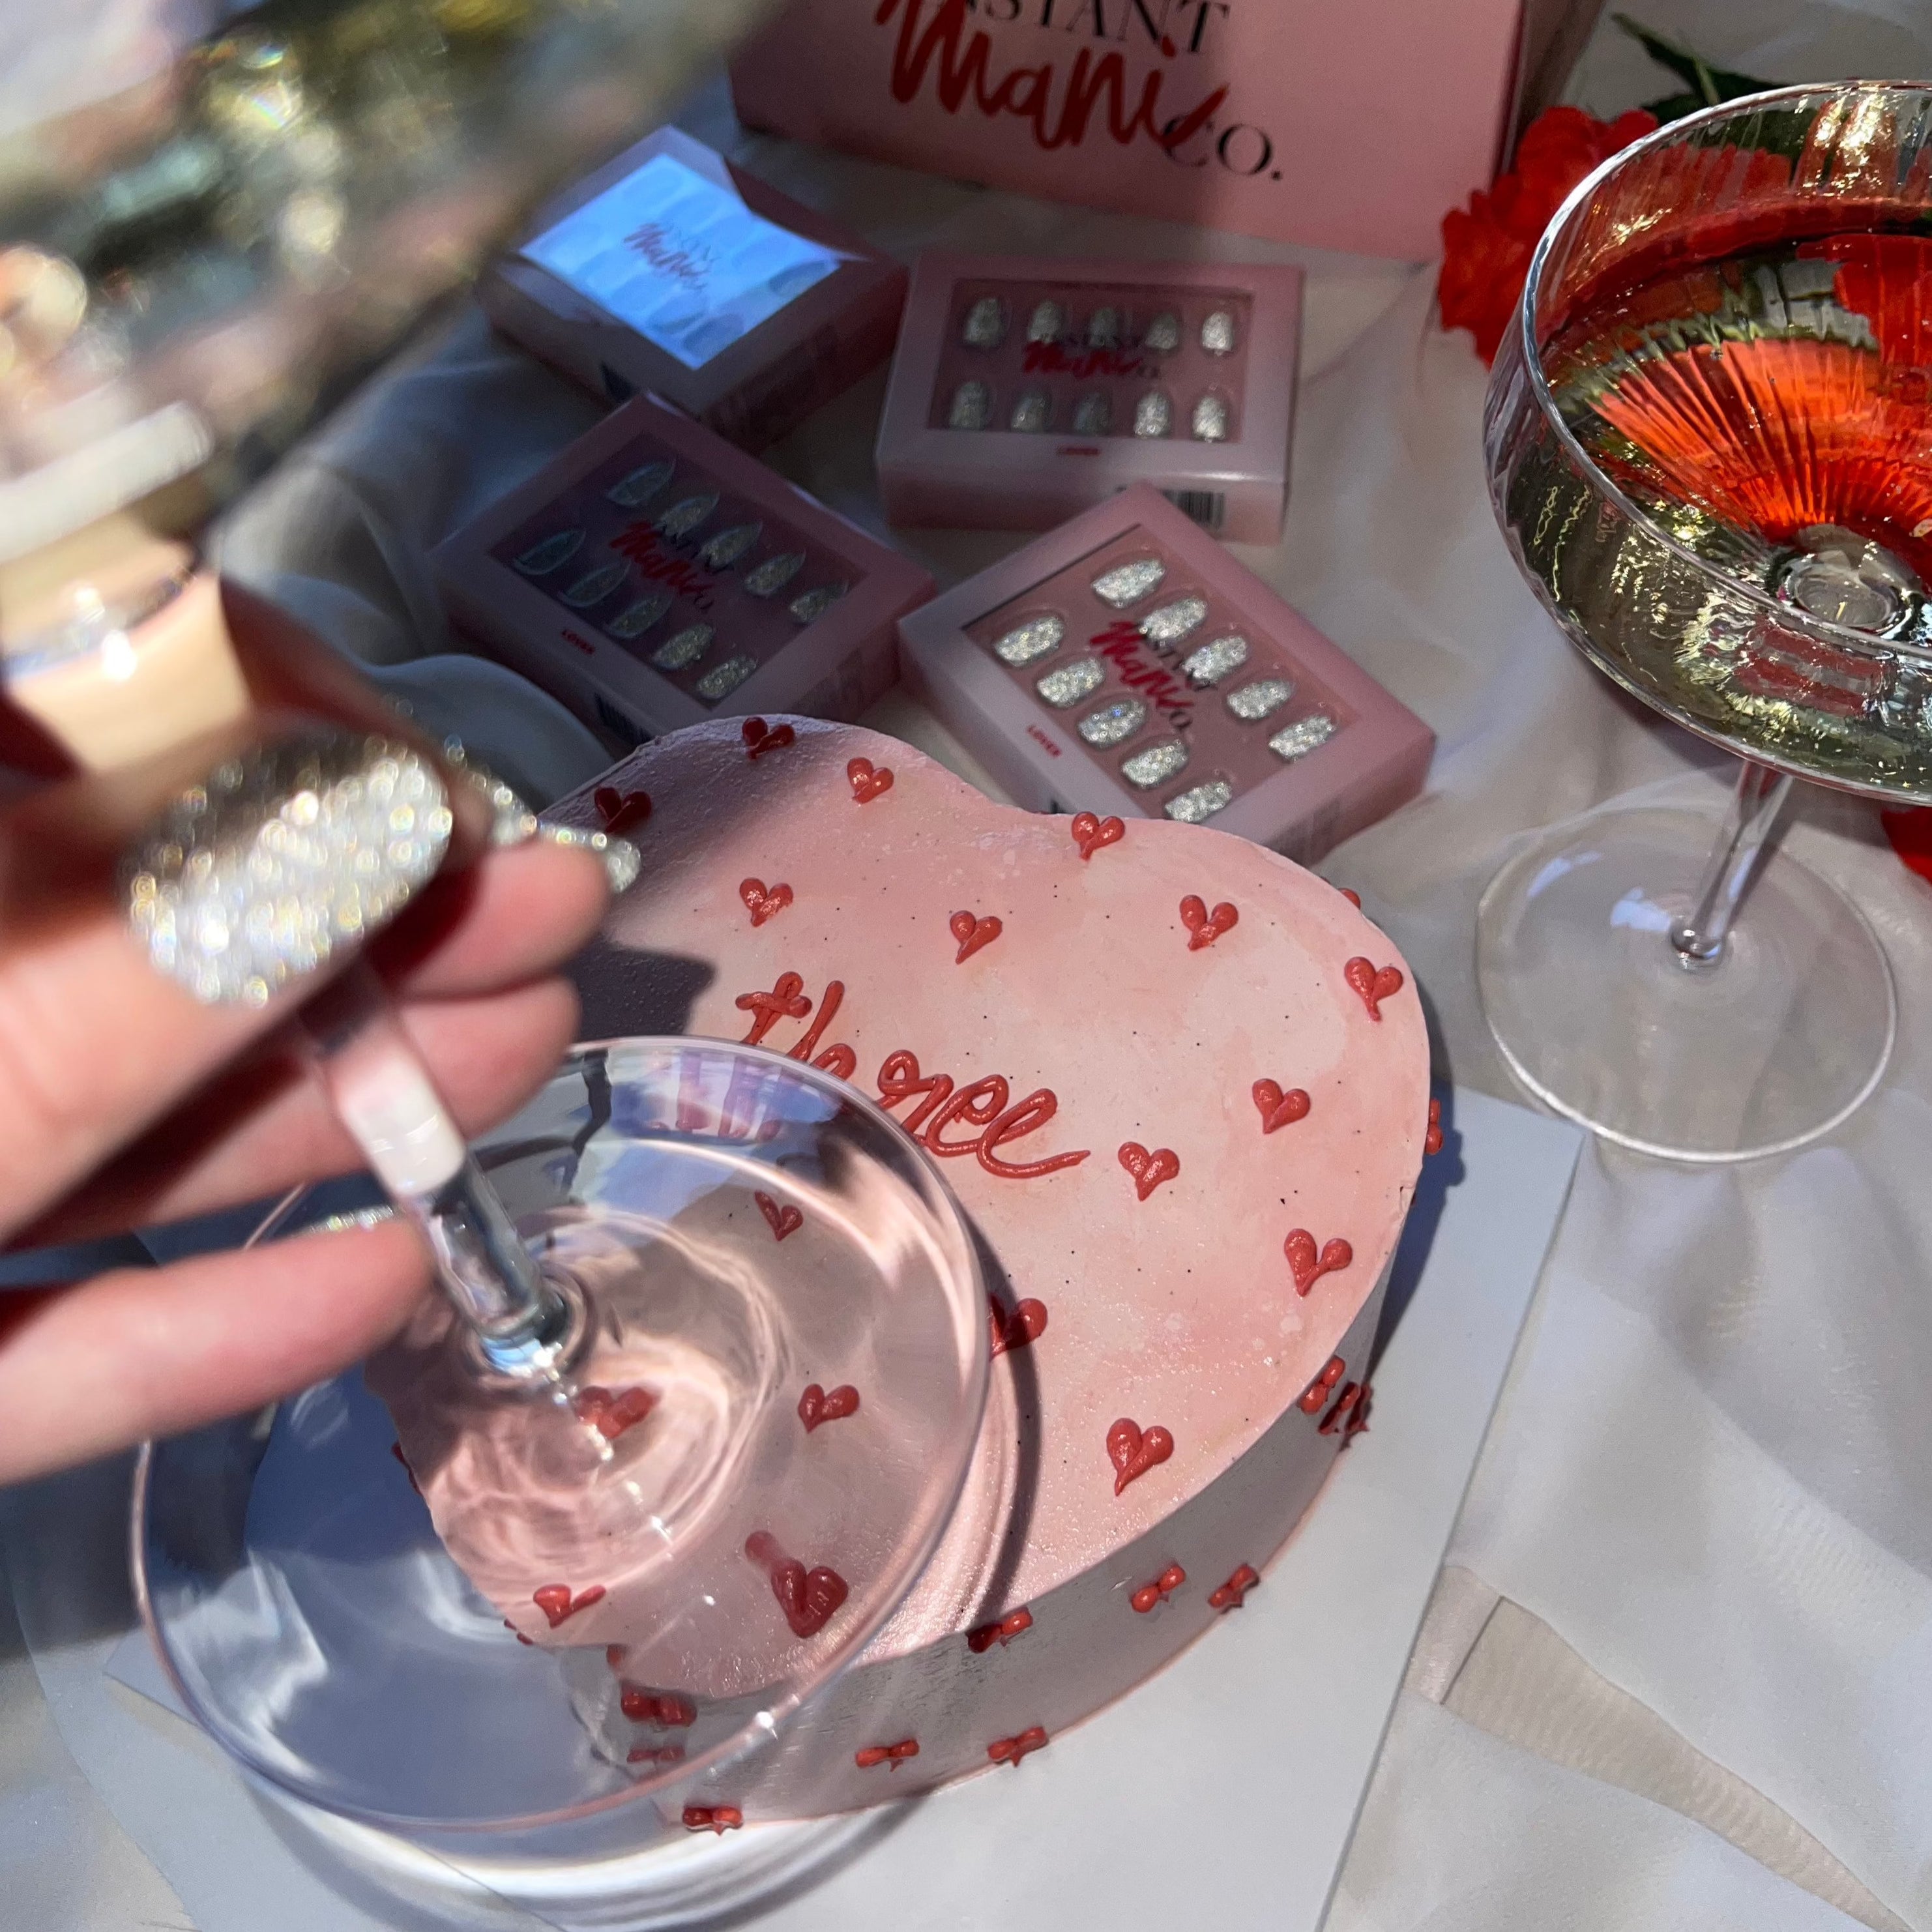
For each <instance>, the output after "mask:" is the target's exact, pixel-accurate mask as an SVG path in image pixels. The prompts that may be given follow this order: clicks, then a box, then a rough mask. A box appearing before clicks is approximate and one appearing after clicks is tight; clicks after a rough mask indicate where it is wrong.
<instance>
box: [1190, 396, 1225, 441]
mask: <svg viewBox="0 0 1932 1932" xmlns="http://www.w3.org/2000/svg"><path fill="white" fill-rule="evenodd" d="M1189 422H1190V427H1191V428H1192V429H1193V431H1194V440H1195V441H1196V443H1226V441H1227V440H1228V405H1227V403H1226V401H1225V400H1224V399H1223V398H1221V397H1220V396H1217V395H1213V394H1212V393H1210V394H1209V395H1205V396H1203V397H1202V398H1200V399H1199V401H1197V402H1196V404H1195V405H1194V413H1193V416H1191V417H1190V419H1189Z"/></svg>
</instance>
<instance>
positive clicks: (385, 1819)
mask: <svg viewBox="0 0 1932 1932" xmlns="http://www.w3.org/2000/svg"><path fill="white" fill-rule="evenodd" d="M652 1048H657V1049H664V1050H666V1051H668V1052H679V1053H682V1052H693V1051H696V1052H718V1053H727V1054H730V1055H733V1056H739V1057H742V1058H745V1059H748V1060H751V1061H757V1062H760V1063H763V1064H765V1065H767V1066H769V1067H771V1068H772V1070H774V1071H781V1072H784V1073H787V1074H791V1075H795V1076H798V1078H799V1079H801V1080H802V1082H804V1084H805V1085H808V1086H811V1087H817V1088H820V1089H821V1090H823V1091H824V1092H825V1093H826V1095H827V1096H828V1097H831V1098H832V1099H835V1100H837V1101H838V1103H839V1104H840V1105H841V1106H847V1107H852V1108H853V1109H856V1111H857V1112H859V1113H860V1114H862V1115H864V1116H865V1118H867V1119H868V1121H871V1123H872V1124H874V1125H875V1126H877V1127H883V1128H884V1129H885V1130H887V1137H888V1138H889V1139H894V1140H896V1141H897V1142H898V1143H899V1144H900V1145H901V1148H904V1150H905V1151H907V1152H909V1153H910V1154H911V1155H912V1156H913V1165H914V1166H915V1168H916V1169H917V1170H919V1171H920V1172H922V1173H923V1175H924V1176H925V1178H926V1182H927V1184H928V1185H929V1187H931V1188H932V1190H933V1193H934V1196H935V1199H936V1201H937V1202H938V1206H939V1208H940V1209H941V1212H942V1216H943V1225H944V1227H945V1228H946V1229H947V1233H948V1235H950V1238H951V1240H952V1241H953V1242H954V1243H956V1244H957V1246H958V1248H959V1252H960V1253H961V1254H962V1256H964V1258H965V1264H966V1266H965V1277H964V1278H965V1280H966V1282H967V1283H968V1300H969V1301H970V1304H971V1306H970V1307H969V1308H968V1309H967V1310H964V1311H962V1313H963V1314H964V1315H965V1318H966V1319H965V1321H964V1324H963V1326H964V1331H965V1334H966V1335H967V1336H968V1337H970V1338H971V1340H969V1343H968V1360H967V1363H966V1367H967V1371H968V1374H967V1380H968V1405H967V1406H968V1412H969V1414H970V1415H971V1418H972V1422H971V1427H969V1428H968V1429H967V1430H964V1431H963V1432H962V1437H963V1440H962V1444H961V1445H960V1448H959V1453H958V1454H957V1455H956V1457H955V1458H954V1466H953V1468H952V1469H951V1470H950V1472H948V1474H947V1480H946V1481H945V1483H944V1485H943V1486H942V1487H943V1496H942V1500H943V1504H944V1507H943V1508H940V1509H939V1510H938V1511H935V1513H934V1515H933V1518H932V1527H931V1528H930V1529H929V1530H928V1531H926V1532H925V1533H923V1534H922V1535H920V1536H919V1538H916V1541H915V1542H914V1544H913V1547H912V1548H911V1550H910V1552H909V1553H908V1554H907V1556H906V1558H905V1559H904V1574H903V1575H902V1577H901V1579H900V1581H899V1583H898V1588H897V1589H895V1590H893V1591H892V1592H889V1594H887V1595H885V1596H883V1597H882V1598H881V1599H880V1602H879V1603H878V1604H877V1606H876V1607H874V1610H872V1611H871V1613H869V1614H868V1615H867V1616H864V1617H862V1618H861V1619H859V1620H858V1621H857V1622H855V1624H854V1625H853V1628H852V1630H851V1631H850V1633H849V1634H848V1635H847V1637H846V1639H845V1640H844V1643H842V1644H841V1646H840V1648H839V1650H838V1654H837V1657H836V1659H835V1661H834V1662H833V1664H832V1666H831V1667H829V1669H828V1670H826V1672H825V1673H823V1676H820V1677H818V1678H817V1679H815V1680H814V1682H812V1683H811V1684H810V1685H809V1686H808V1687H803V1688H799V1687H796V1686H795V1687H793V1688H790V1689H788V1690H787V1692H786V1693H785V1694H784V1695H783V1696H781V1697H775V1698H774V1699H773V1700H772V1701H771V1703H769V1704H768V1705H766V1706H765V1707H764V1708H765V1711H766V1713H768V1714H769V1715H770V1716H771V1717H772V1719H773V1727H774V1728H775V1727H776V1725H777V1724H780V1723H781V1722H782V1721H784V1719H785V1718H789V1717H790V1715H792V1714H793V1712H796V1710H797V1709H798V1708H799V1706H800V1705H802V1704H803V1703H805V1702H806V1701H807V1700H809V1699H811V1698H812V1697H816V1696H817V1695H818V1694H819V1693H820V1692H821V1691H823V1690H825V1689H826V1688H827V1687H828V1686H829V1685H831V1684H832V1683H834V1682H836V1681H837V1680H838V1679H839V1678H840V1677H841V1676H843V1675H844V1673H845V1672H846V1671H847V1670H848V1669H849V1668H850V1667H851V1666H852V1664H853V1663H855V1662H856V1661H857V1659H858V1658H859V1655H861V1653H862V1652H863V1651H864V1650H865V1647H866V1646H867V1645H868V1644H869V1643H871V1640H873V1638H874V1637H876V1636H877V1634H879V1632H880V1630H882V1629H883V1628H884V1627H885V1625H886V1623H887V1622H889V1620H890V1619H891V1618H892V1616H893V1614H894V1613H895V1612H896V1611H897V1610H898V1607H899V1606H900V1605H901V1604H903V1603H904V1601H905V1599H906V1596H907V1593H908V1592H910V1590H911V1589H912V1588H913V1586H914V1585H915V1584H916V1583H917V1582H918V1581H919V1577H921V1576H922V1574H924V1572H925V1570H926V1565H928V1564H929V1563H930V1562H932V1559H933V1556H934V1555H935V1553H936V1552H937V1550H938V1547H939V1545H940V1543H941V1541H942V1540H943V1539H944V1537H945V1535H946V1532H947V1530H948V1529H950V1526H951V1525H952V1522H953V1515H954V1513H955V1512H956V1511H957V1509H958V1508H959V1498H960V1494H961V1493H962V1490H964V1489H965V1484H966V1478H967V1474H968V1471H969V1470H970V1469H971V1466H972V1462H973V1457H974V1453H975V1451H977V1448H978V1447H979V1442H980V1426H981V1423H982V1421H983V1418H984V1416H985V1414H986V1394H987V1390H988V1387H989V1384H990V1382H991V1380H992V1356H991V1352H990V1345H989V1339H988V1335H987V1329H986V1321H985V1319H984V1317H985V1310H986V1303H987V1296H988V1290H987V1287H986V1280H985V1277H984V1274H983V1271H982V1270H981V1268H980V1254H979V1247H978V1244H977V1242H976V1241H974V1238H973V1233H972V1228H971V1223H969V1222H968V1220H967V1218H966V1214H965V1210H964V1209H963V1208H961V1206H960V1205H959V1202H958V1201H957V1200H956V1199H955V1198H954V1196H953V1190H952V1188H951V1187H950V1185H949V1184H947V1180H946V1178H945V1176H944V1175H942V1174H941V1172H940V1171H939V1169H938V1165H937V1163H935V1162H934V1161H933V1160H932V1158H931V1157H930V1156H929V1155H928V1154H927V1153H926V1151H925V1149H924V1148H922V1147H920V1146H919V1144H918V1143H917V1142H916V1141H914V1140H913V1138H912V1137H911V1136H910V1135H909V1134H908V1133H907V1132H906V1130H905V1129H904V1127H901V1125H900V1124H899V1123H898V1121H895V1120H894V1119H893V1118H892V1116H891V1115H889V1114H888V1113H887V1112H886V1111H885V1109H883V1108H882V1107H880V1106H879V1105H878V1104H877V1102H876V1101H874V1100H871V1099H869V1098H868V1097H867V1096H866V1095H865V1094H862V1093H861V1092H860V1091H859V1089H858V1088H856V1087H854V1086H852V1085H849V1084H848V1083H847V1082H844V1081H843V1080H840V1079H837V1078H835V1076H832V1074H829V1073H826V1072H825V1071H824V1070H823V1069H822V1068H820V1067H812V1066H810V1065H808V1064H807V1063H805V1062H804V1061H797V1060H793V1059H791V1058H789V1057H787V1055H784V1054H781V1053H775V1052H772V1050H771V1049H769V1048H768V1047H762V1046H748V1045H746V1044H745V1043H743V1042H742V1041H739V1040H711V1039H708V1038H705V1037H700V1036H697V1035H686V1034H626V1035H620V1036H619V1037H615V1038H612V1039H607V1040H580V1041H578V1042H577V1043H576V1044H575V1045H574V1046H572V1047H571V1049H570V1051H569V1052H568V1053H566V1054H565V1055H564V1056H563V1058H562V1059H561V1060H560V1061H558V1063H557V1064H556V1068H555V1069H554V1070H553V1072H552V1073H551V1074H550V1076H549V1077H550V1079H551V1080H555V1079H556V1078H557V1077H558V1076H559V1075H560V1074H563V1073H567V1072H568V1071H569V1070H571V1068H572V1067H575V1066H577V1064H579V1063H580V1062H582V1061H585V1060H586V1059H588V1058H590V1057H592V1055H598V1054H604V1055H608V1054H610V1053H613V1052H616V1051H619V1050H620V1049H652ZM539 1091H541V1090H539ZM534 1098H535V1096H534V1095H533V1096H532V1099H534ZM526 1104H527V1103H526ZM512 1118H514V1116H512ZM306 1193H308V1186H307V1185H305V1186H303V1187H297V1188H293V1189H291V1190H290V1191H289V1193H287V1194H286V1195H284V1196H283V1197H282V1198H281V1200H279V1201H278V1202H277V1203H276V1204H275V1206H274V1207H273V1208H271V1209H270V1210H269V1212H268V1214H266V1215H265V1216H264V1217H263V1220H262V1222H261V1223H260V1226H258V1227H257V1228H256V1229H255V1230H254V1232H253V1233H252V1234H251V1235H250V1236H249V1237H248V1241H246V1242H245V1243H244V1244H243V1246H244V1247H255V1246H256V1245H257V1244H258V1243H260V1242H261V1241H265V1240H268V1239H271V1238H273V1237H274V1236H275V1235H278V1234H280V1233H281V1232H284V1231H285V1230H286V1229H287V1223H288V1222H289V1220H290V1218H291V1217H292V1216H293V1211H294V1208H295V1207H296V1204H297V1203H298V1202H299V1201H300V1200H301V1199H302V1197H303V1196H305V1194H306ZM318 1225H320V1223H318ZM282 1400H290V1398H288V1397H284V1398H282ZM280 1406H281V1404H280V1403H279V1402H278V1403H268V1404H266V1405H264V1406H263V1409H260V1410H258V1411H257V1415H263V1414H266V1413H269V1412H271V1411H272V1410H274V1409H278V1408H279V1407H280ZM154 1450H155V1445H154V1442H153V1441H152V1439H149V1440H148V1441H147V1442H143V1443H142V1445H141V1446H140V1448H139V1451H137V1452H136V1457H135V1461H134V1478H133V1490H132V1496H131V1499H130V1505H129V1509H128V1518H127V1539H128V1544H127V1555H128V1574H129V1577H130V1580H131V1583H132V1584H133V1594H134V1603H135V1607H136V1610H138V1611H139V1613H140V1618H141V1622H142V1628H144V1629H145V1631H147V1634H148V1642H149V1643H151V1645H152V1646H154V1654H155V1655H156V1657H157V1658H158V1659H159V1660H160V1665H161V1669H162V1670H163V1673H165V1674H166V1678H167V1680H168V1682H169V1685H171V1686H172V1688H173V1690H174V1693H175V1696H176V1697H178V1698H179V1699H180V1700H181V1703H182V1705H183V1706H184V1708H185V1709H187V1712H188V1713H189V1715H190V1716H192V1717H193V1719H194V1721H195V1722H196V1724H198V1725H199V1727H201V1729H202V1730H203V1731H204V1732H205V1733H207V1734H208V1736H210V1737H211V1738H213V1739H214V1740H215V1742H217V1744H219V1745H220V1747H221V1748H222V1750H223V1751H224V1752H226V1754H228V1756H229V1757H231V1758H232V1759H233V1760H235V1761H236V1763H239V1764H240V1765H241V1766H243V1768H244V1769H245V1770H246V1771H247V1772H249V1773H250V1774H251V1775H253V1776H255V1777H257V1778H261V1779H262V1780H263V1781H265V1782H266V1783H267V1784H270V1785H272V1786H273V1787H274V1788H275V1790H276V1791H277V1792H278V1793H281V1794H282V1795H283V1796H285V1797H287V1798H290V1799H293V1800H294V1801H295V1802H297V1803H298V1804H300V1805H311V1806H314V1807H315V1808H317V1809H318V1810H320V1811H326V1812H329V1813H331V1814H334V1815H335V1816H337V1817H343V1818H347V1819H350V1820H353V1822H355V1823H358V1824H362V1825H368V1826H374V1827H375V1828H376V1829H378V1830H380V1831H384V1832H392V1833H394V1834H396V1835H400V1836H401V1837H404V1838H421V1837H422V1836H424V1835H450V1836H452V1837H455V1836H464V1837H472V1838H478V1839H484V1838H488V1837H489V1836H490V1835H493V1834H509V1833H514V1832H535V1831H541V1830H544V1829H548V1828H551V1827H554V1826H562V1825H568V1824H571V1823H576V1822H577V1821H579V1820H583V1819H586V1818H591V1817H596V1816H598V1814H601V1813H604V1812H607V1811H616V1810H618V1809H619V1808H621V1807H622V1806H625V1805H634V1804H637V1803H638V1802H643V1801H646V1800H649V1799H651V1798H652V1797H654V1796H656V1795H657V1794H658V1793H661V1792H662V1791H664V1790H670V1789H674V1788H675V1787H677V1786H679V1785H681V1784H685V1783H686V1782H688V1781H690V1780H691V1779H694V1778H697V1777H698V1776H699V1775H701V1774H702V1773H703V1772H706V1771H709V1770H714V1769H716V1768H717V1767H718V1766H719V1765H721V1764H723V1763H727V1762H728V1761H729V1760H731V1759H733V1758H734V1757H738V1756H739V1755H740V1754H742V1753H743V1752H745V1751H748V1750H749V1749H751V1748H753V1747H754V1745H756V1744H757V1742H758V1739H757V1735H756V1733H757V1730H759V1729H760V1728H762V1727H759V1726H757V1721H756V1720H755V1719H754V1720H753V1721H752V1723H751V1724H750V1725H748V1726H747V1727H745V1728H744V1729H742V1730H739V1731H736V1732H734V1733H732V1734H731V1736H729V1737H727V1738H724V1739H721V1740H720V1742H718V1743H717V1744H715V1745H713V1746H712V1748H710V1749H709V1751H703V1752H700V1754H698V1755H697V1757H693V1758H690V1759H688V1760H684V1761H682V1762H681V1763H679V1765H678V1766H677V1767H676V1772H675V1773H674V1774H673V1775H668V1776H666V1777H663V1778H655V1779H652V1778H644V1779H640V1780H638V1781H637V1782H636V1783H634V1784H631V1785H630V1786H628V1787H626V1788H625V1790H621V1791H613V1792H608V1793H605V1794H604V1795H603V1796H601V1797H597V1798H588V1799H584V1800H583V1801H582V1802H580V1803H579V1804H576V1805H565V1806H562V1807H559V1808H556V1809H555V1810H553V1811H543V1812H534V1813H530V1814H525V1815H521V1816H517V1817H506V1818H490V1819H465V1820H447V1819H441V1818H426V1817H416V1816H413V1815H410V1814H403V1813H398V1812H389V1811H380V1810H377V1809H374V1808H371V1807H368V1806H364V1805H356V1804H353V1803H352V1802H347V1801H339V1800H337V1799H332V1798H326V1797H323V1796H320V1795H318V1794H317V1793H314V1792H313V1791H311V1790H306V1789H305V1788H303V1787H302V1786H301V1785H299V1784H296V1783H295V1782H293V1781H291V1780H290V1778H287V1776H286V1775H284V1773H283V1772H281V1771H280V1770H279V1769H278V1768H277V1767H276V1766H274V1765H273V1764H272V1763H267V1762H266V1761H264V1760H263V1759H262V1758H261V1757H260V1756H259V1755H258V1754H256V1753H255V1752H254V1751H249V1750H247V1749H245V1748H242V1745H240V1743H239V1741H238V1740H237V1739H235V1738H234V1737H233V1735H232V1734H231V1733H230V1732H229V1730H228V1728H227V1727H226V1726H225V1725H223V1724H220V1723H219V1722H217V1721H216V1720H215V1719H214V1717H213V1715H212V1714H211V1712H209V1711H208V1709H206V1707H205V1706H204V1704H203V1703H202V1700H201V1699H200V1698H199V1697H197V1696H196V1694H195V1693H194V1691H193V1690H192V1689H191V1688H190V1687H189V1685H187V1682H185V1680H184V1679H183V1677H182V1675H181V1671H180V1670H179V1669H178V1667H177V1666H176V1664H175V1656H174V1652H173V1650H172V1647H171V1646H169V1643H168V1640H167V1639H166V1636H165V1634H163V1630H162V1627H161V1622H160V1618H159V1617H158V1616H157V1614H156V1612H155V1609H154V1600H153V1597H152V1595H151V1592H150V1591H149V1589H148V1570H147V1559H146V1548H147V1528H148V1498H149V1493H150V1488H151V1481H152V1478H153V1473H154ZM766 1735H767V1736H769V1735H770V1733H769V1731H767V1732H766Z"/></svg>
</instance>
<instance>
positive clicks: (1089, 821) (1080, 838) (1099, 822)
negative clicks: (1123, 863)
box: [1073, 811, 1127, 861]
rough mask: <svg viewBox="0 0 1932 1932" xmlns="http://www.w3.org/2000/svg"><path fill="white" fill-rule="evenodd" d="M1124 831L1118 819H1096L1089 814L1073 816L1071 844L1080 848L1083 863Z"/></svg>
mask: <svg viewBox="0 0 1932 1932" xmlns="http://www.w3.org/2000/svg"><path fill="white" fill-rule="evenodd" d="M1126 832H1127V827H1126V826H1124V824H1122V823H1121V821H1120V820H1118V818H1097V817H1094V814H1093V813H1091V811H1076V813H1075V814H1073V842H1074V844H1076V845H1077V846H1079V847H1080V856H1081V858H1082V860H1083V861H1084V860H1086V859H1091V858H1092V857H1093V856H1094V853H1096V852H1097V851H1099V850H1100V847H1102V846H1103V845H1112V844H1114V843H1115V841H1116V840H1118V839H1119V838H1121V837H1123V836H1124V835H1125V833H1126Z"/></svg>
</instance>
